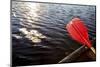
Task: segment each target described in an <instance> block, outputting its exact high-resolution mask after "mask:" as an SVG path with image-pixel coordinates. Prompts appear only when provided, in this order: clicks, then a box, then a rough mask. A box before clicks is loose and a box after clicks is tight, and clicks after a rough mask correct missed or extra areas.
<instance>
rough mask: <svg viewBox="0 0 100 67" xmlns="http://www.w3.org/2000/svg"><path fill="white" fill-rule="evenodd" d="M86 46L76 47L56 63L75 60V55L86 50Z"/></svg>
mask: <svg viewBox="0 0 100 67" xmlns="http://www.w3.org/2000/svg"><path fill="white" fill-rule="evenodd" d="M87 49H88V48H86V47H85V45H83V46H81V47H80V48H78V49H76V50H75V51H74V52H72V53H71V54H69V55H68V56H66V57H65V58H63V59H62V60H61V61H59V62H58V63H64V62H73V61H75V60H76V58H77V57H79V56H80V54H81V53H83V52H84V51H86V50H87Z"/></svg>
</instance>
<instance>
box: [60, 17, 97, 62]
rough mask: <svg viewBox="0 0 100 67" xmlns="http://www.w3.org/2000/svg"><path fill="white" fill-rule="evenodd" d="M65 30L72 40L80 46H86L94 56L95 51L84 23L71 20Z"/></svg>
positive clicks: (77, 19)
mask: <svg viewBox="0 0 100 67" xmlns="http://www.w3.org/2000/svg"><path fill="white" fill-rule="evenodd" d="M66 29H67V31H68V33H69V34H70V36H71V37H72V38H73V39H74V40H76V41H78V42H79V43H81V44H82V45H84V46H87V47H88V48H90V49H91V50H92V51H93V53H94V54H95V53H96V52H95V49H94V48H93V47H92V44H91V42H90V40H89V36H88V30H87V28H86V26H85V25H84V22H83V21H82V20H80V19H79V18H74V19H72V20H71V21H70V22H69V23H68V24H67V26H66ZM78 51H79V50H78ZM67 57H68V56H67ZM66 59H68V58H66V57H65V58H64V59H63V60H61V61H60V62H59V63H62V62H65V60H66Z"/></svg>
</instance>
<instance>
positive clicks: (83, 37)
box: [66, 18, 91, 48]
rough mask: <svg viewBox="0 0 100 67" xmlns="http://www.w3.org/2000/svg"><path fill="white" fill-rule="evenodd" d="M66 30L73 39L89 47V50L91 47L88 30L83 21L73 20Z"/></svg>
mask: <svg viewBox="0 0 100 67" xmlns="http://www.w3.org/2000/svg"><path fill="white" fill-rule="evenodd" d="M66 29H67V31H68V33H69V34H70V36H71V37H72V38H73V39H75V40H76V41H78V42H80V43H82V44H83V45H86V46H88V47H89V48H90V47H91V42H90V40H89V36H88V30H87V28H86V26H85V25H84V22H83V21H82V20H80V19H79V18H74V19H72V20H71V21H70V22H69V23H68V24H67V26H66Z"/></svg>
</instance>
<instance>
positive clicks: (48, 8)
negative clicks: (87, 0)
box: [11, 1, 96, 65]
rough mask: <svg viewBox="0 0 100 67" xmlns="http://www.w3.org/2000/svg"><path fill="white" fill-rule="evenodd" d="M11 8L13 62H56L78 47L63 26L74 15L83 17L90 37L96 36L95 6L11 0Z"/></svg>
mask: <svg viewBox="0 0 100 67" xmlns="http://www.w3.org/2000/svg"><path fill="white" fill-rule="evenodd" d="M11 10H12V12H11V25H12V26H11V30H12V52H13V54H12V55H13V58H12V59H13V64H14V65H29V64H51V63H57V62H58V61H59V60H60V59H61V58H63V57H64V56H66V55H69V54H70V53H71V52H73V51H74V50H76V49H77V48H79V47H80V46H81V45H80V44H79V43H77V42H76V41H74V40H73V39H72V38H71V37H70V36H69V34H68V33H67V31H66V29H65V26H66V24H67V23H68V22H69V21H70V20H71V19H72V18H74V17H79V18H81V19H82V20H83V21H85V24H86V26H87V27H88V29H89V36H90V39H91V40H93V39H95V37H96V14H95V6H82V5H67V4H51V3H35V2H21V1H19V2H18V1H12V8H11ZM94 46H95V44H94ZM65 52H66V54H65Z"/></svg>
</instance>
